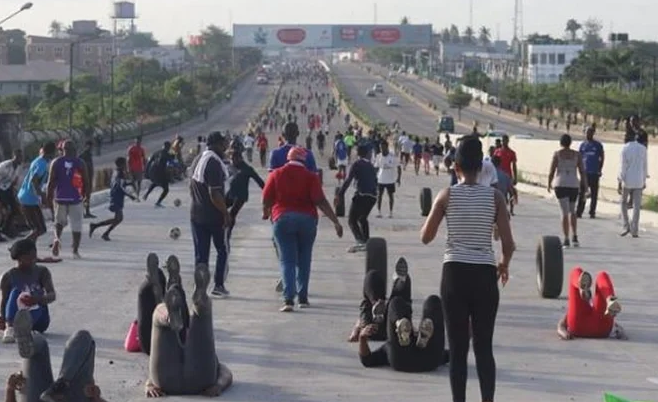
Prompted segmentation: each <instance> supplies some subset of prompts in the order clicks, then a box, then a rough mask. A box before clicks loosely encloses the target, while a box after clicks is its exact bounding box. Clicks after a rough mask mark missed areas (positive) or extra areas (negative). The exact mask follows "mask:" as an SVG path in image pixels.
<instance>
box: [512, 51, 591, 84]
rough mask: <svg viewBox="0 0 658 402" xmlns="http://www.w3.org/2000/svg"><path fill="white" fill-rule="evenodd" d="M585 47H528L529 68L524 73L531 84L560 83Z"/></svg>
mask: <svg viewBox="0 0 658 402" xmlns="http://www.w3.org/2000/svg"><path fill="white" fill-rule="evenodd" d="M583 48H584V46H583V45H565V44H554V45H530V44H529V45H527V52H526V61H527V68H526V70H525V72H523V73H522V75H523V76H525V77H526V79H527V82H529V83H531V84H555V83H557V82H560V79H562V74H563V73H564V69H565V68H567V66H569V65H570V64H571V62H572V61H573V60H574V59H576V58H577V57H578V55H579V54H580V52H581V51H582V50H583Z"/></svg>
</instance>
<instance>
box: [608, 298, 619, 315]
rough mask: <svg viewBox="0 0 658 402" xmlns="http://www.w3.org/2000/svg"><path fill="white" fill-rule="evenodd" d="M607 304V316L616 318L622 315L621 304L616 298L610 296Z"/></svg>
mask: <svg viewBox="0 0 658 402" xmlns="http://www.w3.org/2000/svg"><path fill="white" fill-rule="evenodd" d="M606 303H607V305H608V307H607V308H606V310H605V315H607V316H610V317H616V316H617V314H619V313H621V304H619V301H618V300H617V297H616V296H609V297H608V299H607V300H606Z"/></svg>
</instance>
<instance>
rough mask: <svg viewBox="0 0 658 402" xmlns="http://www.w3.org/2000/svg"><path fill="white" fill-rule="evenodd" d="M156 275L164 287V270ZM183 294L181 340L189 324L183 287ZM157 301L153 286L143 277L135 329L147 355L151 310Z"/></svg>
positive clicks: (150, 328) (151, 321)
mask: <svg viewBox="0 0 658 402" xmlns="http://www.w3.org/2000/svg"><path fill="white" fill-rule="evenodd" d="M158 276H159V277H160V283H161V284H162V287H163V289H164V286H165V283H166V278H165V275H164V272H162V270H161V269H158ZM180 291H181V293H182V294H183V308H182V311H183V323H184V328H183V330H181V332H180V337H181V341H183V342H185V335H186V334H187V328H189V326H190V311H189V309H188V307H187V301H186V299H185V292H184V291H183V288H182V287H181V289H180ZM163 297H164V294H163V295H161V296H160V299H162V298H163ZM156 306H157V302H156V300H155V293H154V292H153V287H152V286H151V283H150V282H149V280H148V279H144V282H142V284H141V285H140V287H139V292H138V296H137V330H138V332H139V346H140V347H141V348H142V352H143V353H146V354H147V355H150V354H151V330H152V326H153V311H155V307H156Z"/></svg>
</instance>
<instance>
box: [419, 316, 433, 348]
mask: <svg viewBox="0 0 658 402" xmlns="http://www.w3.org/2000/svg"><path fill="white" fill-rule="evenodd" d="M432 335H434V321H432V320H430V319H429V318H425V319H423V320H422V321H421V322H420V325H418V338H417V339H416V346H418V347H419V348H421V349H422V348H424V347H425V346H427V342H429V340H430V338H431V337H432Z"/></svg>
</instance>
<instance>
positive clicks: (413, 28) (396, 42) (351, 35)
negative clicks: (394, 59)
mask: <svg viewBox="0 0 658 402" xmlns="http://www.w3.org/2000/svg"><path fill="white" fill-rule="evenodd" d="M332 28H333V35H332V36H333V39H332V44H333V47H334V48H335V49H342V48H353V47H364V48H370V47H415V48H424V47H429V46H430V44H431V43H432V25H333V27H332Z"/></svg>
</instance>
